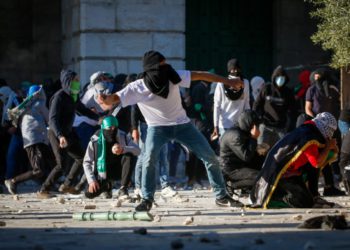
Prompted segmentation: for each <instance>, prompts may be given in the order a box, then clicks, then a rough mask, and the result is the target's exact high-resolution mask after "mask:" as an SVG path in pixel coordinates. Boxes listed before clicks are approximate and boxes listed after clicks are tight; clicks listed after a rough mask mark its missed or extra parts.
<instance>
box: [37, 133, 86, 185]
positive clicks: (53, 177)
mask: <svg viewBox="0 0 350 250" xmlns="http://www.w3.org/2000/svg"><path fill="white" fill-rule="evenodd" d="M48 137H49V141H50V143H51V147H52V151H53V153H54V155H55V158H56V166H55V167H54V168H53V169H52V171H51V172H50V174H49V176H48V177H47V178H46V180H45V182H44V184H43V185H42V187H41V190H42V191H49V190H50V188H51V187H52V186H53V185H54V183H55V182H56V181H57V179H58V178H59V177H60V176H61V175H62V172H63V170H64V169H63V164H64V162H65V157H67V154H68V155H69V156H70V157H71V158H73V160H74V163H73V165H72V166H71V168H70V169H69V173H68V175H67V176H66V179H65V181H64V184H65V185H66V186H70V185H72V182H73V180H74V179H75V178H76V177H77V176H78V175H79V174H81V173H82V172H83V168H82V163H83V158H84V154H85V152H84V150H83V148H82V147H81V145H80V142H79V139H78V136H77V135H76V134H75V132H72V133H71V134H70V135H69V136H67V137H66V139H67V140H68V146H67V147H66V148H60V144H59V140H58V139H57V138H56V136H55V134H54V132H53V131H52V130H49V131H48Z"/></svg>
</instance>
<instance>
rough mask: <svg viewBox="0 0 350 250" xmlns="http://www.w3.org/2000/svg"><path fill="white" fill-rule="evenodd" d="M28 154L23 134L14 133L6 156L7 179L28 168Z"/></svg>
mask: <svg viewBox="0 0 350 250" xmlns="http://www.w3.org/2000/svg"><path fill="white" fill-rule="evenodd" d="M26 161H27V156H26V152H25V151H24V149H23V138H22V135H18V134H13V135H12V136H11V141H10V144H9V147H8V150H7V156H6V174H5V178H6V179H12V178H14V177H15V176H16V175H18V174H21V173H22V172H24V171H26V170H27V165H26V164H27V162H26Z"/></svg>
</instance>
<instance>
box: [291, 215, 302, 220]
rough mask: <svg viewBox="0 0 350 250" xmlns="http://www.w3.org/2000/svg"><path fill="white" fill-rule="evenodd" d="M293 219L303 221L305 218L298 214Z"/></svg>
mask: <svg viewBox="0 0 350 250" xmlns="http://www.w3.org/2000/svg"><path fill="white" fill-rule="evenodd" d="M292 218H293V220H301V219H302V218H303V216H302V215H301V214H296V215H294V216H293V217H292Z"/></svg>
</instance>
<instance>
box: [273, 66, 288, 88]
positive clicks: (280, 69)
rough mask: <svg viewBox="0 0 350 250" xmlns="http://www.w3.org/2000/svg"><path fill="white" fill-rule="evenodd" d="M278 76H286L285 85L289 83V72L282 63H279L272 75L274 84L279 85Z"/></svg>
mask: <svg viewBox="0 0 350 250" xmlns="http://www.w3.org/2000/svg"><path fill="white" fill-rule="evenodd" d="M278 76H284V77H285V82H284V84H283V86H285V85H287V84H288V82H289V77H288V75H287V72H286V71H285V69H284V68H283V66H282V65H279V66H277V67H276V68H275V70H274V71H273V73H272V76H271V82H272V84H273V85H274V86H277V85H276V78H277V77H278Z"/></svg>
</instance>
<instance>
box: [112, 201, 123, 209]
mask: <svg viewBox="0 0 350 250" xmlns="http://www.w3.org/2000/svg"><path fill="white" fill-rule="evenodd" d="M111 205H112V207H121V206H122V201H121V200H119V199H118V200H117V201H115V202H113V203H112V204H111Z"/></svg>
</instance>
